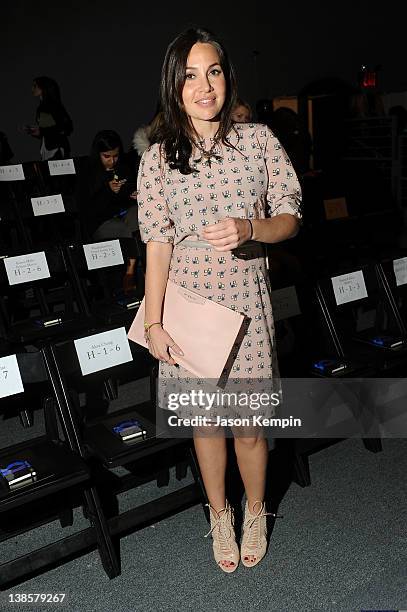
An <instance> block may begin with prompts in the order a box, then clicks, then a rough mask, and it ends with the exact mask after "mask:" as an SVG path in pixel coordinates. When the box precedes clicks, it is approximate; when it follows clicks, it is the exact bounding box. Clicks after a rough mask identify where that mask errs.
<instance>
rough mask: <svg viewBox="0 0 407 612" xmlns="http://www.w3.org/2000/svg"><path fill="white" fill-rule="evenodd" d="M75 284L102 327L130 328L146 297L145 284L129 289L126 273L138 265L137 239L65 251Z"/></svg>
mask: <svg viewBox="0 0 407 612" xmlns="http://www.w3.org/2000/svg"><path fill="white" fill-rule="evenodd" d="M65 252H66V258H67V261H68V264H69V270H70V273H71V276H72V282H73V283H74V284H75V286H76V287H77V292H78V295H80V296H82V302H83V304H82V307H83V309H84V310H85V311H87V312H88V314H89V316H93V317H95V318H96V319H97V320H98V321H99V322H100V323H101V324H102V325H103V324H104V325H110V324H114V325H124V326H126V327H127V328H128V327H129V325H130V324H131V322H132V321H133V318H134V316H135V313H136V311H137V309H138V307H139V305H140V303H141V300H142V298H143V295H144V282H142V281H141V282H140V277H138V278H137V276H134V279H135V282H138V284H135V285H134V286H132V287H128V286H126V278H127V277H126V271H127V270H128V269H129V266H130V263H131V262H133V264H134V262H135V261H137V258H138V257H139V249H138V246H137V241H136V240H134V239H133V238H118V239H113V240H106V241H100V242H93V243H89V244H86V245H82V244H71V245H68V246H67V247H66V249H65Z"/></svg>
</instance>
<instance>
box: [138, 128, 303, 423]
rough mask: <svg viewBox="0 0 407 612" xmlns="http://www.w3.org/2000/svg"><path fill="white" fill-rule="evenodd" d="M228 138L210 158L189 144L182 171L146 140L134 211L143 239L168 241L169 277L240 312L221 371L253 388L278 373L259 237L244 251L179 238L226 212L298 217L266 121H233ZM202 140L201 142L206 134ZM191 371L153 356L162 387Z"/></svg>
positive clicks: (287, 171)
mask: <svg viewBox="0 0 407 612" xmlns="http://www.w3.org/2000/svg"><path fill="white" fill-rule="evenodd" d="M228 142H229V143H230V145H231V146H227V147H226V146H225V145H223V144H218V145H217V147H216V148H215V150H214V156H213V158H211V159H210V161H207V160H205V159H204V158H203V157H202V155H201V153H200V152H199V150H197V149H195V150H193V152H192V155H191V162H190V163H191V167H192V168H194V172H193V173H192V174H188V175H183V174H181V173H180V172H179V171H178V170H171V169H170V168H169V167H168V165H167V164H166V163H165V162H164V160H163V158H162V157H161V156H160V148H159V145H158V144H154V145H152V146H151V147H150V148H149V149H148V150H147V151H146V152H145V153H144V155H143V157H142V160H141V164H140V169H139V176H138V206H139V216H138V219H139V227H140V232H141V237H142V239H143V241H144V242H148V241H150V240H153V241H159V242H171V243H173V245H174V248H173V252H172V259H171V264H170V270H169V278H170V279H171V280H172V281H174V282H175V283H177V284H179V285H182V286H183V287H186V288H188V289H191V290H192V291H195V292H197V293H199V294H201V295H203V296H204V297H206V298H209V299H211V300H215V301H217V302H219V303H221V304H223V305H224V306H227V307H228V308H232V309H233V310H236V311H238V312H240V313H242V314H244V315H246V317H247V321H248V322H249V325H248V326H247V329H246V331H245V334H244V338H243V340H242V341H241V342H240V343H239V345H236V350H235V351H234V352H233V351H232V354H231V359H230V360H229V363H228V369H227V372H228V379H229V381H231V380H235V381H238V380H242V379H243V380H245V381H251V382H252V383H253V384H254V385H257V387H256V388H258V386H259V384H260V383H265V382H268V383H270V381H272V380H273V378H276V377H278V366H277V359H276V351H275V338H274V322H273V313H272V305H271V294H270V281H269V274H268V270H267V266H266V258H265V253H264V250H263V247H262V245H261V244H260V243H256V244H255V245H254V246H253V247H252V248H251V247H248V248H247V249H246V253H245V255H244V256H243V255H239V253H238V250H236V251H228V252H218V251H215V250H214V249H211V248H195V247H191V246H184V245H183V241H184V239H187V240H196V239H197V237H199V234H200V231H201V230H202V228H203V227H204V226H205V225H210V224H213V223H215V222H217V221H219V220H220V219H223V218H225V217H239V218H241V219H264V218H266V217H269V216H271V217H273V216H275V215H279V214H281V213H289V214H291V215H295V216H296V217H297V218H301V212H300V202H301V189H300V185H299V182H298V179H297V176H296V174H295V172H294V169H293V166H292V164H291V162H290V160H289V158H288V156H287V154H286V152H285V151H284V149H283V147H282V145H281V144H280V142H279V141H278V139H277V138H276V137H275V136H274V135H273V133H272V132H271V130H270V129H269V128H268V127H267V126H264V125H260V124H235V129H232V130H231V132H230V134H229V137H228ZM201 144H202V145H203V146H204V148H205V149H206V150H208V149H210V147H211V145H212V144H213V141H211V140H209V139H207V140H206V141H202V143H201ZM270 265H271V266H272V265H273V262H272V261H271V262H270ZM181 348H182V347H181ZM191 377H192V375H191V374H190V373H189V372H187V371H186V370H185V369H184V368H182V367H180V366H179V367H175V366H171V365H168V364H167V363H165V362H160V366H159V383H160V386H161V389H164V390H165V387H166V385H168V383H170V382H171V381H174V379H177V380H180V379H182V380H185V379H187V380H189V379H190V378H191ZM159 396H160V394H159ZM161 407H162V408H165V407H166V406H164V405H161ZM192 412H193V411H190V412H189V414H192Z"/></svg>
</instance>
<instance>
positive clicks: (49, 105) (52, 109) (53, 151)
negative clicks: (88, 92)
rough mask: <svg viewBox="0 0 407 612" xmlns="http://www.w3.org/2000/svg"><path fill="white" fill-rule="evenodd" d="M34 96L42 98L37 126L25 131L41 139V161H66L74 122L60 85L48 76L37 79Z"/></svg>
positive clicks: (34, 82)
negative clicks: (62, 97)
mask: <svg viewBox="0 0 407 612" xmlns="http://www.w3.org/2000/svg"><path fill="white" fill-rule="evenodd" d="M32 93H33V96H35V97H39V98H40V103H39V105H38V107H37V112H36V117H35V119H36V125H35V126H26V127H25V131H26V133H27V134H29V135H30V136H33V137H34V138H40V139H41V149H40V153H41V159H42V160H48V159H64V158H66V157H69V156H70V154H71V147H70V144H69V140H68V137H69V136H70V135H71V133H72V131H73V125H72V120H71V118H70V116H69V114H68V113H67V111H66V109H65V107H64V105H63V104H62V101H61V94H60V90H59V86H58V83H57V82H56V81H54V79H51V78H50V77H47V76H41V77H37V78H35V79H34V81H33V85H32Z"/></svg>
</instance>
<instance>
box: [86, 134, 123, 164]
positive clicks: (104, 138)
mask: <svg viewBox="0 0 407 612" xmlns="http://www.w3.org/2000/svg"><path fill="white" fill-rule="evenodd" d="M116 148H118V149H119V161H120V160H121V159H122V157H123V143H122V139H121V138H120V136H119V134H118V133H117V132H115V131H114V130H100V132H98V133H97V134H96V135H95V137H94V139H93V142H92V146H91V149H90V155H89V159H90V162H91V164H92V165H93V166H94V168H100V169H103V164H102V162H101V161H100V153H103V152H105V151H112V150H113V149H116Z"/></svg>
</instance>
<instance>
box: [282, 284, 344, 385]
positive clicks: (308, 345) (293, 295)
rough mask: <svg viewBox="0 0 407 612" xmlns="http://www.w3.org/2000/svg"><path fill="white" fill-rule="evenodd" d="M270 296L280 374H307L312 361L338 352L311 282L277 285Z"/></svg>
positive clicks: (299, 375) (298, 376)
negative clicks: (284, 285)
mask: <svg viewBox="0 0 407 612" xmlns="http://www.w3.org/2000/svg"><path fill="white" fill-rule="evenodd" d="M271 296H272V305H273V317H274V322H275V333H276V346H277V354H278V362H279V369H280V374H281V376H283V377H297V378H301V377H304V376H309V375H310V373H311V372H312V368H313V364H314V363H316V362H318V361H320V360H322V359H326V358H337V357H339V356H340V354H341V351H340V348H339V349H338V346H337V345H336V344H335V342H334V339H333V338H332V334H331V333H330V328H329V326H328V325H327V324H326V321H325V319H324V316H323V313H322V311H321V309H320V308H319V304H318V299H317V296H316V293H315V289H314V287H313V285H312V284H311V283H306V282H303V283H297V284H295V285H289V286H286V287H279V288H278V289H273V290H272V294H271Z"/></svg>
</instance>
